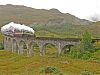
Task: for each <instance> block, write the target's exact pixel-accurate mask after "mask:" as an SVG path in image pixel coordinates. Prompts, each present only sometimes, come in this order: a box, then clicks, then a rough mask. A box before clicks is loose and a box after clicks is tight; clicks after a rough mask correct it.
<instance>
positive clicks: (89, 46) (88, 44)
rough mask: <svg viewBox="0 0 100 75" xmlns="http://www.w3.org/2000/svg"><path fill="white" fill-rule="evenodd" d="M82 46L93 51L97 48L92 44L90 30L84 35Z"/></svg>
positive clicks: (85, 49)
mask: <svg viewBox="0 0 100 75" xmlns="http://www.w3.org/2000/svg"><path fill="white" fill-rule="evenodd" d="M81 47H82V49H83V50H84V51H90V52H93V51H94V50H95V49H94V46H93V44H92V38H91V34H90V32H88V31H85V32H84V34H83V35H82V41H81Z"/></svg>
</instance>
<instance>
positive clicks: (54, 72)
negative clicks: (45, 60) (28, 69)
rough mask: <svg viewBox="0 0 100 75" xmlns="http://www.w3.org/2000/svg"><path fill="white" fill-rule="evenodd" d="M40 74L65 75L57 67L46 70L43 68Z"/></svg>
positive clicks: (46, 68)
mask: <svg viewBox="0 0 100 75" xmlns="http://www.w3.org/2000/svg"><path fill="white" fill-rule="evenodd" d="M40 73H44V74H47V73H53V74H59V75H63V73H61V72H60V71H59V70H58V69H57V68H55V67H50V66H49V67H45V68H41V70H40Z"/></svg>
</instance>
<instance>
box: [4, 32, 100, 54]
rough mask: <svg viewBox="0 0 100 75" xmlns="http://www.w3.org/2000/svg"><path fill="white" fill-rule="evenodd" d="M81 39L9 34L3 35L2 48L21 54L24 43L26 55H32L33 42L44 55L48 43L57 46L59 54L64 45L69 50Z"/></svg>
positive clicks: (96, 40)
mask: <svg viewBox="0 0 100 75" xmlns="http://www.w3.org/2000/svg"><path fill="white" fill-rule="evenodd" d="M80 41H81V39H79V38H76V39H75V38H66V39H60V38H44V37H35V36H32V35H22V34H21V35H20V36H18V35H17V36H16V35H15V36H10V35H5V38H4V49H5V50H10V51H11V52H13V53H16V52H17V53H18V54H19V55H23V53H24V44H25V45H26V49H27V55H28V56H33V55H34V46H33V45H34V43H36V44H37V45H38V46H39V49H40V56H44V55H45V54H46V48H45V47H46V45H47V44H48V43H50V44H53V45H55V47H56V48H57V53H58V55H60V54H61V53H62V52H63V49H64V47H66V46H67V48H68V49H69V50H70V48H71V46H75V45H79V43H80ZM93 41H94V42H98V41H100V39H93Z"/></svg>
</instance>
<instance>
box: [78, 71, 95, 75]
mask: <svg viewBox="0 0 100 75" xmlns="http://www.w3.org/2000/svg"><path fill="white" fill-rule="evenodd" d="M80 75H95V74H94V73H92V72H89V71H83V72H82V73H81V74H80Z"/></svg>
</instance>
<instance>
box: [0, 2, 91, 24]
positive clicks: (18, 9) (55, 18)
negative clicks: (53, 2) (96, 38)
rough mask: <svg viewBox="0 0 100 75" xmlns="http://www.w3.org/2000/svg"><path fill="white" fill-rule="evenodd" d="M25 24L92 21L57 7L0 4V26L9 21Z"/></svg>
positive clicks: (83, 22)
mask: <svg viewBox="0 0 100 75" xmlns="http://www.w3.org/2000/svg"><path fill="white" fill-rule="evenodd" d="M11 21H14V22H18V23H24V24H27V25H29V24H65V23H68V24H73V25H89V24H91V23H92V22H90V21H87V20H83V19H79V18H77V17H75V16H73V15H71V14H69V13H61V12H60V11H59V10H57V9H54V8H53V9H50V10H45V9H34V8H30V7H25V6H21V5H20V6H18V5H10V4H8V5H0V26H2V25H4V24H6V23H8V22H11Z"/></svg>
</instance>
